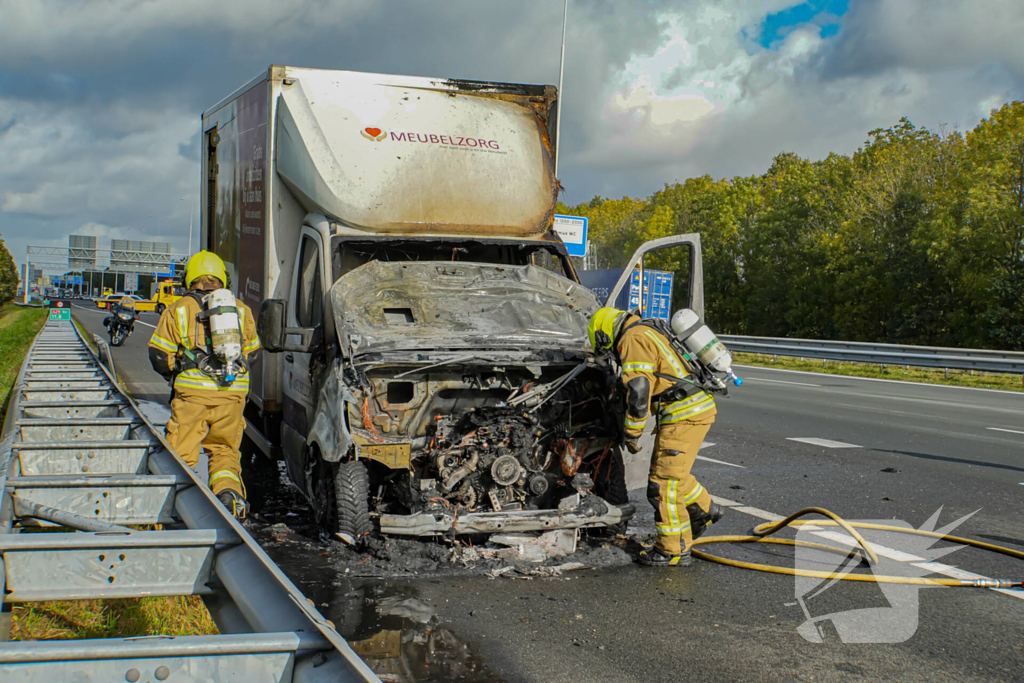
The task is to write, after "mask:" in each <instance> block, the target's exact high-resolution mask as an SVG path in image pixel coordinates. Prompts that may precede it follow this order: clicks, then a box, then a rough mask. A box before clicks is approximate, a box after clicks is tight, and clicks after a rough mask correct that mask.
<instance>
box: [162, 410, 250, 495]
mask: <svg viewBox="0 0 1024 683" xmlns="http://www.w3.org/2000/svg"><path fill="white" fill-rule="evenodd" d="M217 399H218V400H217V401H216V402H211V403H209V404H208V403H203V402H201V398H200V397H197V396H175V397H174V398H173V399H171V419H170V420H168V421H167V427H166V428H165V434H166V435H167V441H168V443H170V444H171V447H172V448H174V450H175V451H176V452H177V453H178V455H180V456H181V458H182V459H183V460H184V461H185V462H186V463H188V465H189V467H192V468H194V467H195V466H196V465H198V464H199V451H200V448H202V449H203V450H205V451H206V455H207V457H208V458H209V461H210V488H211V489H212V490H213V493H214V494H215V495H216V494H218V493H220V492H221V491H223V490H224V489H231V490H232V491H235V492H237V493H239V494H241V495H242V496H243V497H244V496H245V487H244V486H242V455H241V453H240V452H239V450H238V447H239V445H240V444H241V443H242V432H243V431H244V429H245V422H244V420H243V419H242V409H243V408H244V407H245V395H244V394H243V395H242V396H239V398H238V400H237V401H224V400H223V398H222V396H217Z"/></svg>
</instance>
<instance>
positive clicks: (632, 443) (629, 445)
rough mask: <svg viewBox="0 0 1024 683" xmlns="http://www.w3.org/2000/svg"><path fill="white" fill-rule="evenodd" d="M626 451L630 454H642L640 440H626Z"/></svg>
mask: <svg viewBox="0 0 1024 683" xmlns="http://www.w3.org/2000/svg"><path fill="white" fill-rule="evenodd" d="M626 450H628V451H629V452H630V453H639V452H640V439H639V438H637V439H626Z"/></svg>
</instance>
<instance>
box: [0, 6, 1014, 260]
mask: <svg viewBox="0 0 1024 683" xmlns="http://www.w3.org/2000/svg"><path fill="white" fill-rule="evenodd" d="M0 1H2V2H3V9H2V13H3V21H2V22H0V62H2V63H3V64H4V66H5V68H4V70H3V71H2V72H0V231H2V232H4V233H5V238H6V239H7V242H8V244H9V245H10V246H11V247H12V250H13V251H14V253H15V255H16V256H20V254H23V253H24V247H25V245H27V244H29V243H33V244H38V243H43V242H49V243H64V242H66V235H67V234H69V233H74V232H77V231H82V230H85V231H94V234H97V235H99V236H100V237H101V242H102V241H103V240H104V239H107V238H109V237H110V236H112V235H113V234H114V231H117V236H118V237H126V238H131V239H153V238H154V237H156V236H164V237H166V238H167V239H169V240H171V241H172V242H173V243H174V245H175V249H176V250H178V249H184V248H185V247H186V245H187V240H188V234H187V233H188V221H189V215H190V212H194V211H195V206H196V204H197V203H198V197H199V190H200V187H199V186H200V178H199V166H198V160H199V140H200V136H199V121H200V118H199V117H200V114H201V112H202V111H203V110H204V109H205V108H207V107H209V106H211V105H212V104H213V103H214V102H216V101H217V100H219V99H220V98H222V97H223V96H225V95H226V94H228V93H229V92H231V91H232V90H234V89H235V88H236V87H238V86H240V85H242V84H243V83H245V82H247V81H249V80H250V79H251V78H253V77H254V76H256V75H257V74H259V73H260V72H262V71H263V70H264V69H266V67H267V66H268V65H269V64H272V63H274V64H298V65H303V66H314V67H325V68H345V69H352V70H361V71H376V72H383V73H405V74H411V75H425V76H454V77H460V78H469V79H479V80H503V81H511V82H531V83H556V82H557V79H558V54H559V41H560V38H561V6H560V3H558V2H521V0H489V1H488V2H486V3H483V2H478V1H477V0H419V1H417V2H411V3H410V2H396V1H395V0H377V1H374V2H371V1H370V0H349V1H346V2H326V1H324V0H251V1H247V2H244V3H243V2H216V3H210V2H205V1H203V2H200V0H146V1H140V0H105V1H102V2H95V1H85V0H80V1H57V0H43V1H39V0H36V1H35V2H29V1H27V0H0ZM844 7H845V3H844V2H841V1H839V0H835V1H833V0H829V1H828V2H825V3H821V2H810V3H807V2H800V1H799V0H765V1H763V2H749V1H748V0H719V1H718V2H714V3H708V2H701V1H698V0H656V1H655V0H652V1H651V2H647V3H644V5H643V11H637V6H636V4H635V3H622V2H593V1H589V0H588V1H584V0H571V1H570V8H569V26H568V31H567V52H566V72H565V88H564V92H563V96H564V97H563V100H562V103H561V110H562V130H561V143H560V144H561V147H560V152H561V162H560V174H561V176H562V178H561V180H562V183H563V185H564V186H565V187H566V188H568V189H567V192H566V194H565V196H564V198H565V199H567V200H568V201H570V202H578V201H585V200H586V199H588V198H589V197H591V196H593V195H595V194H601V195H603V196H616V197H617V196H622V195H624V194H628V195H631V196H644V195H648V194H650V193H651V192H652V191H654V190H657V189H658V188H659V187H661V185H662V184H663V183H665V182H672V181H674V180H683V179H685V178H686V177H688V176H692V175H700V174H704V173H710V174H711V175H713V176H717V177H720V176H731V175H736V174H749V173H761V172H763V171H764V170H765V169H767V167H768V165H769V164H770V161H771V158H772V157H773V156H774V155H775V154H777V153H779V152H781V151H794V152H797V153H798V154H801V155H804V156H809V157H812V158H820V157H823V156H825V155H826V154H828V152H830V151H837V152H842V153H849V152H851V151H853V150H854V149H856V147H857V146H858V145H859V144H860V143H861V142H862V141H863V140H864V138H865V136H866V133H867V131H868V130H870V129H872V128H876V127H879V126H888V125H891V124H893V123H895V122H896V121H897V120H898V119H899V118H900V117H901V116H909V117H910V118H911V119H912V120H913V121H914V122H915V123H918V124H923V125H928V126H932V127H934V126H938V125H940V124H950V125H955V126H959V127H961V128H968V127H970V126H973V125H974V124H975V123H976V122H977V121H978V119H979V118H980V117H982V116H985V115H986V114H987V113H988V111H989V110H990V109H991V108H993V107H997V106H1000V105H1001V104H1002V103H1003V102H1005V101H1007V100H1009V99H1013V98H1021V97H1024V49H1022V48H1021V46H1020V43H1019V41H1018V40H1017V36H1019V35H1024V5H1022V4H1021V3H1020V2H1019V0H976V1H975V2H971V3H966V2H952V1H950V0H850V2H849V7H848V10H847V11H846V12H845V14H842V16H835V15H832V14H828V12H829V11H831V12H835V13H837V14H839V13H842V9H843V8H844ZM822 8H824V10H827V11H822ZM837 25H838V32H836V27H837ZM759 41H761V42H759ZM762 42H763V43H765V44H762ZM181 197H185V198H186V199H185V200H184V201H182V200H181V199H180V198H181ZM195 220H198V217H195ZM115 226H119V227H115ZM96 231H98V232H96ZM104 231H105V232H104ZM83 234H86V233H83ZM88 234H92V233H88Z"/></svg>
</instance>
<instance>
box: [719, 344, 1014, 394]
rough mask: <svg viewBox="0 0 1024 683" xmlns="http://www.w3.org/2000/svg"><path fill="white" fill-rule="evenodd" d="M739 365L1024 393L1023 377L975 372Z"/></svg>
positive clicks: (757, 357)
mask: <svg viewBox="0 0 1024 683" xmlns="http://www.w3.org/2000/svg"><path fill="white" fill-rule="evenodd" d="M734 357H735V362H736V363H738V364H740V365H755V366H758V367H765V368H779V369H780V370H803V371H805V372H816V373H819V374H826V375H847V376H852V377H874V378H878V379H892V380H902V381H905V382H924V383H926V384H945V385H948V386H956V387H975V388H979V389H1004V390H1007V391H1024V379H1022V377H1021V376H1020V375H1007V374H1002V373H995V372H976V371H971V370H952V369H950V370H943V369H940V368H915V367H913V366H911V367H907V366H905V365H884V366H879V365H877V364H870V363H847V362H843V361H835V360H830V361H828V362H827V363H825V362H823V361H820V360H814V359H810V358H791V357H788V356H772V355H768V354H760V353H736V354H734Z"/></svg>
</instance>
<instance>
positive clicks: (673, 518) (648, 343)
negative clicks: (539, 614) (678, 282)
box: [588, 308, 724, 567]
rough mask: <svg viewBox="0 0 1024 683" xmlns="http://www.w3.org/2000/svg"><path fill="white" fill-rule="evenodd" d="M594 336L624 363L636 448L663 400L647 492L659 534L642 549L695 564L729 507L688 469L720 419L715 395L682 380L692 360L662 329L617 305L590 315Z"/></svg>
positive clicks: (654, 559)
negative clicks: (697, 548)
mask: <svg viewBox="0 0 1024 683" xmlns="http://www.w3.org/2000/svg"><path fill="white" fill-rule="evenodd" d="M588 333H589V335H590V343H591V345H592V346H593V347H594V350H595V351H596V352H598V353H601V352H608V351H611V352H613V353H614V354H615V357H616V360H617V361H618V363H619V366H620V367H621V369H622V383H623V385H624V386H625V389H626V415H625V420H624V422H625V424H624V425H623V426H624V432H625V437H626V448H627V449H629V452H630V453H637V452H639V450H640V446H639V443H638V442H639V439H640V435H641V434H642V433H643V430H644V425H645V424H646V423H647V418H648V416H649V414H650V410H651V404H652V403H654V404H655V406H656V407H657V420H658V427H657V437H656V439H655V442H654V451H653V453H652V454H651V471H650V475H649V476H648V483H647V499H648V500H649V501H650V502H651V505H652V506H654V522H655V527H656V530H657V532H658V540H657V543H656V544H655V546H654V548H652V549H651V550H643V551H641V552H640V554H639V556H638V558H637V559H638V560H639V562H640V563H641V564H644V565H648V566H655V567H668V566H678V567H683V566H687V565H689V564H690V563H691V562H692V560H691V558H690V546H691V545H692V543H693V539H695V538H697V537H698V536H700V535H701V534H702V533H704V531H705V529H706V528H707V526H708V525H710V524H712V523H714V522H717V521H718V520H719V519H721V518H722V514H723V513H724V509H723V508H722V507H721V506H719V505H718V504H717V503H714V502H712V500H711V495H710V494H709V493H708V492H707V490H705V488H704V487H703V486H702V485H701V484H700V482H698V481H697V480H696V479H695V478H694V476H693V475H692V474H691V473H690V469H691V468H692V467H693V463H694V460H695V459H696V457H697V451H698V450H699V449H700V445H701V443H702V442H703V441H704V437H705V436H706V435H707V433H708V430H710V429H711V425H712V423H713V422H714V421H715V413H716V408H715V399H714V398H713V397H712V396H711V394H709V393H708V392H706V391H704V390H703V389H700V388H698V387H696V386H694V385H693V384H689V383H687V382H684V381H682V380H685V379H687V378H688V377H689V376H690V374H691V368H690V365H689V363H688V362H687V360H686V359H684V358H682V357H681V356H680V355H679V354H678V353H676V352H675V351H674V350H673V349H672V345H671V343H670V342H669V340H668V339H667V338H666V337H665V335H664V334H662V333H661V332H659V331H658V330H657V329H655V328H654V327H652V326H650V325H648V324H645V323H644V321H642V320H641V319H640V317H639V316H637V315H633V314H629V313H626V312H625V311H620V310H618V309H615V308H602V309H599V310H598V311H597V312H596V313H595V314H594V315H593V317H592V318H591V319H590V325H589V328H588Z"/></svg>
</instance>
